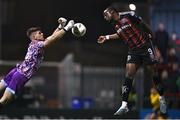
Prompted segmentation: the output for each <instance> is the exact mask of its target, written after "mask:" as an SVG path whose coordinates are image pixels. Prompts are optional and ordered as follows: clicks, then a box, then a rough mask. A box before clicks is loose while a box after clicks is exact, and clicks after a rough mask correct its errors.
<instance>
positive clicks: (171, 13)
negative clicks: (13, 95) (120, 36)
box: [0, 0, 180, 119]
mask: <svg viewBox="0 0 180 120" xmlns="http://www.w3.org/2000/svg"><path fill="white" fill-rule="evenodd" d="M130 4H131V6H133V5H135V7H136V9H135V12H136V14H137V15H138V16H141V17H142V19H143V20H144V21H145V22H146V23H147V24H149V25H150V27H151V28H152V30H153V32H154V35H155V40H154V43H156V44H157V47H158V48H159V55H160V57H161V63H160V64H159V65H158V70H159V76H160V77H161V79H162V80H163V83H164V86H165V95H166V97H167V103H168V108H169V112H168V118H180V111H179V108H180V73H179V57H180V38H179V36H180V27H179V26H180V22H179V21H180V1H179V0H171V1H169V0H136V1H134V0H0V78H2V77H3V76H4V75H6V73H8V72H9V70H10V69H11V68H13V67H14V66H15V65H16V63H17V62H19V61H21V60H23V59H24V56H25V54H26V50H27V47H28V44H29V43H30V41H29V40H28V38H27V37H26V30H27V29H28V28H29V27H32V26H40V27H42V29H43V32H44V33H45V36H48V35H50V34H51V33H52V32H53V30H54V29H55V28H56V27H57V26H58V24H57V19H58V18H59V17H65V18H67V19H68V20H70V19H74V20H75V22H81V23H83V24H84V25H85V26H86V27H87V33H86V35H85V36H83V37H81V38H76V37H74V36H73V35H72V33H71V32H69V33H67V34H66V35H65V36H64V37H63V39H61V40H60V41H58V42H57V43H55V44H53V45H52V46H51V47H49V48H48V49H46V51H45V60H44V62H43V64H42V65H41V67H40V69H39V71H38V72H37V73H36V74H35V75H34V77H33V78H32V79H31V80H30V81H29V82H28V84H26V86H25V88H24V90H23V91H22V93H20V94H19V95H18V98H17V99H16V100H15V101H14V102H13V103H12V104H10V105H9V106H8V107H7V108H6V109H5V110H3V111H2V112H1V113H0V118H1V119H3V118H46V119H48V118H49V119H51V118H57V119H61V118H78V119H80V118H94V119H95V118H98V119H101V118H102V119H103V118H106V119H107V118H114V119H116V118H137V119H139V118H142V119H144V118H153V117H155V116H154V113H153V110H154V109H155V108H154V106H155V102H154V101H153V100H152V99H153V98H152V96H153V95H154V96H155V95H156V91H155V90H153V84H152V81H151V75H150V74H149V73H150V71H148V69H147V68H145V67H144V66H142V67H141V68H140V69H139V71H138V73H137V75H136V78H135V81H134V83H133V90H132V92H131V93H130V96H129V101H130V106H131V109H132V112H130V113H129V114H128V115H125V116H118V117H116V116H113V113H114V112H115V111H116V110H117V109H118V107H119V106H120V105H121V81H122V80H123V79H124V70H125V69H124V68H125V62H126V55H127V50H128V49H127V47H126V46H125V45H124V44H123V42H122V41H121V40H116V41H108V42H106V43H104V44H103V45H99V44H97V38H98V37H99V35H105V34H110V33H114V32H115V31H114V29H113V27H112V26H111V25H110V24H109V23H107V22H106V21H105V20H104V19H103V15H102V13H103V11H104V9H105V8H106V7H108V6H110V5H111V6H114V7H115V8H116V9H118V10H119V11H129V10H131V9H130V7H129V5H130ZM132 4H133V5H132ZM158 117H159V118H161V114H158Z"/></svg>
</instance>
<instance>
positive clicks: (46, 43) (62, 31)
mask: <svg viewBox="0 0 180 120" xmlns="http://www.w3.org/2000/svg"><path fill="white" fill-rule="evenodd" d="M73 26H74V20H70V21H69V22H68V24H67V25H66V26H65V27H64V28H63V29H62V28H60V29H58V30H57V29H56V30H55V32H53V34H52V35H51V36H49V37H47V38H46V40H45V41H44V47H48V46H49V45H50V44H51V43H53V42H55V41H57V40H58V39H60V38H62V37H63V36H64V34H65V33H66V32H67V31H69V30H70V29H71V28H72V27H73Z"/></svg>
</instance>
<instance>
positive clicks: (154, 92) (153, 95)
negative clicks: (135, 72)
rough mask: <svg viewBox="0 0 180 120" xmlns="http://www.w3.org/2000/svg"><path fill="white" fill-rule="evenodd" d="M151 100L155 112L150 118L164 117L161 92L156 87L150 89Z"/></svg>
mask: <svg viewBox="0 0 180 120" xmlns="http://www.w3.org/2000/svg"><path fill="white" fill-rule="evenodd" d="M150 102H151V105H152V109H153V112H152V113H151V114H150V116H149V119H163V116H162V115H161V113H160V103H159V94H158V92H157V90H156V89H155V88H154V87H152V88H151V91H150Z"/></svg>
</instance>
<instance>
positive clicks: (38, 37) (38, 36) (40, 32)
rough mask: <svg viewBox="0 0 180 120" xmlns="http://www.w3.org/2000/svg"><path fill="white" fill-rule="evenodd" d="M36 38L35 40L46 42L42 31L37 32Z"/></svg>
mask: <svg viewBox="0 0 180 120" xmlns="http://www.w3.org/2000/svg"><path fill="white" fill-rule="evenodd" d="M34 37H35V40H44V34H43V33H42V31H40V30H38V31H36V33H35V35H34Z"/></svg>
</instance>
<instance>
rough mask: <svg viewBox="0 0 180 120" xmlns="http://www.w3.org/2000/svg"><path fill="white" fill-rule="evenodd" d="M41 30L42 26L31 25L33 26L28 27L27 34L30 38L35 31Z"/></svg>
mask: <svg viewBox="0 0 180 120" xmlns="http://www.w3.org/2000/svg"><path fill="white" fill-rule="evenodd" d="M39 30H41V27H31V28H29V29H27V32H26V35H27V36H28V37H29V38H30V36H31V34H32V33H33V32H36V31H39Z"/></svg>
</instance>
